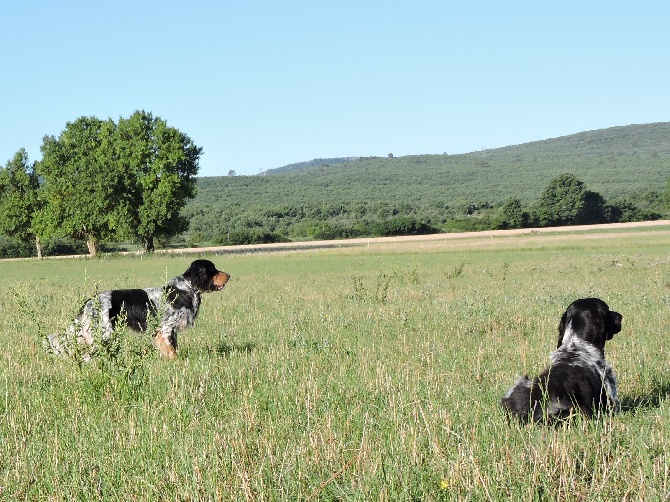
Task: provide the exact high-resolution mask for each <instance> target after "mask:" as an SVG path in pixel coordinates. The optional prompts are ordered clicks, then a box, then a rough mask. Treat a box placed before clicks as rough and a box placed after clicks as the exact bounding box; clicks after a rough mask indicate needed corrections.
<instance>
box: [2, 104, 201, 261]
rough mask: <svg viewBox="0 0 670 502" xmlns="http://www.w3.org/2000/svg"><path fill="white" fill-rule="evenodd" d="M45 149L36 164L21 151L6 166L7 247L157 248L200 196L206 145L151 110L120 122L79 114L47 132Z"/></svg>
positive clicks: (180, 226) (182, 225) (179, 227)
mask: <svg viewBox="0 0 670 502" xmlns="http://www.w3.org/2000/svg"><path fill="white" fill-rule="evenodd" d="M41 152H42V160H41V161H39V162H33V163H30V162H29V160H28V155H27V153H26V151H25V150H24V149H20V150H19V151H18V152H17V153H16V154H15V155H14V157H13V158H12V159H11V160H9V161H8V162H7V164H6V166H5V168H4V169H0V234H2V235H4V236H5V239H4V243H5V247H7V246H8V245H9V244H11V242H13V243H14V244H15V245H16V244H17V243H18V248H19V249H20V248H21V246H23V247H24V248H25V246H26V244H27V243H29V242H31V243H32V245H33V246H34V249H35V250H36V251H35V252H36V254H37V255H38V256H39V257H41V256H42V254H43V252H44V251H47V252H52V251H54V250H56V249H58V246H59V245H60V246H66V247H67V246H69V245H70V244H68V241H69V242H72V243H74V244H72V245H71V246H72V247H73V249H75V250H76V249H77V247H78V246H79V244H78V243H80V242H85V243H86V248H87V250H88V252H89V253H90V254H92V255H95V254H96V251H97V248H98V246H99V244H100V243H102V242H120V241H134V242H136V243H138V244H139V245H140V246H141V247H143V248H144V249H145V250H147V251H152V250H153V249H154V245H155V244H154V240H155V239H158V240H161V239H168V238H170V237H172V236H175V235H177V234H180V233H182V232H184V231H186V230H187V229H188V221H187V220H186V218H185V217H184V216H183V215H182V214H181V210H182V209H183V207H184V205H185V203H186V201H187V200H188V199H191V198H193V197H194V196H195V193H196V175H197V173H198V170H199V164H198V162H199V158H200V155H201V154H202V148H200V147H198V146H196V145H195V144H194V143H193V141H192V140H191V139H190V138H189V137H188V136H187V135H186V134H184V133H182V132H180V131H179V130H178V129H176V128H174V127H170V126H168V125H167V123H166V122H165V120H163V119H161V118H159V117H154V116H153V115H152V114H151V113H148V112H145V111H137V112H135V113H133V114H132V115H131V116H130V117H129V118H119V120H118V122H114V121H113V120H111V119H108V120H100V119H98V118H96V117H80V118H78V119H77V120H75V121H73V122H68V123H67V124H66V126H65V129H64V130H63V132H62V133H61V134H60V135H59V136H58V137H57V138H56V137H54V136H45V137H44V138H43V140H42V146H41ZM7 238H9V240H11V242H10V243H9V244H8V239H7ZM45 241H48V242H49V245H48V247H47V248H46V249H45V248H43V244H42V243H43V242H45ZM0 244H1V243H0ZM1 247H2V246H1V245H0V248H1ZM2 254H11V252H10V253H7V252H3V251H2V249H0V255H2ZM15 254H16V253H15ZM19 254H20V253H19Z"/></svg>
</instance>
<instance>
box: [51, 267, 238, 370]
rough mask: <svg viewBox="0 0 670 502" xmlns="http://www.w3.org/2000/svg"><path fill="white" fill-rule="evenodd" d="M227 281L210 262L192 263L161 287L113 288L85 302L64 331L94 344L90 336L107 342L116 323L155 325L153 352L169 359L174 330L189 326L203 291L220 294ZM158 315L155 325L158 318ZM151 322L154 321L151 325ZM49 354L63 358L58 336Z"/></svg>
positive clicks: (138, 328)
mask: <svg viewBox="0 0 670 502" xmlns="http://www.w3.org/2000/svg"><path fill="white" fill-rule="evenodd" d="M228 279H230V276H229V275H228V274H227V273H226V272H221V271H219V270H217V269H216V266H215V265H214V264H213V263H212V262H211V261H209V260H195V261H194V262H193V263H191V265H190V266H189V268H188V269H187V270H186V272H184V273H183V274H182V275H179V276H177V277H175V278H174V279H171V280H170V281H168V283H167V284H166V285H165V286H163V287H162V288H144V289H113V290H110V291H104V292H102V293H100V294H98V295H97V296H95V297H94V298H92V299H90V300H88V301H87V302H86V303H85V304H84V306H83V307H82V310H81V312H80V313H79V315H78V316H77V318H76V319H75V321H74V324H73V325H72V326H70V328H69V329H68V334H69V335H74V336H76V338H77V339H78V340H80V341H81V342H83V343H85V344H87V345H89V346H93V344H94V333H96V332H100V333H101V336H102V338H103V340H104V339H108V338H109V337H110V336H111V334H112V332H113V330H114V328H115V327H116V325H117V321H119V320H121V321H122V322H125V324H126V325H127V326H128V327H129V328H130V329H132V330H134V331H139V332H145V331H146V330H147V328H149V327H151V326H152V325H157V331H156V335H155V344H156V348H157V349H158V351H159V352H160V354H161V355H162V356H165V357H168V358H173V357H175V356H176V351H177V332H178V331H179V330H181V329H184V328H186V327H188V326H191V325H193V322H194V321H195V318H196V317H197V316H198V311H199V310H200V301H201V296H202V293H208V292H212V291H220V290H221V289H223V287H224V286H225V285H226V283H227V282H228ZM159 316H160V321H159V322H156V321H157V318H158V317H159ZM152 318H153V319H155V321H152ZM48 343H49V345H50V347H51V348H52V349H53V350H54V352H56V353H59V354H64V353H66V352H67V351H66V350H64V348H63V345H62V344H61V341H60V337H59V335H57V334H56V335H50V336H49V337H48Z"/></svg>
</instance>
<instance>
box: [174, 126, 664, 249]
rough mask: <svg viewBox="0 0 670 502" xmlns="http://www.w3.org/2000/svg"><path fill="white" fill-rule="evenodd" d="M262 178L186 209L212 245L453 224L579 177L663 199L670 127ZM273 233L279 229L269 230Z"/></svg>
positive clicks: (208, 190)
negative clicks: (353, 227) (215, 240)
mask: <svg viewBox="0 0 670 502" xmlns="http://www.w3.org/2000/svg"><path fill="white" fill-rule="evenodd" d="M308 164H309V163H306V164H305V165H304V166H302V167H301V168H294V169H291V170H289V171H288V172H284V173H278V174H272V172H268V174H266V175H258V176H237V177H228V176H225V177H206V178H200V179H199V180H198V186H199V191H198V195H197V197H196V198H195V199H194V200H192V201H191V202H190V203H189V204H188V205H187V207H186V208H185V214H186V216H187V217H189V218H190V220H191V232H192V233H198V234H200V236H201V237H203V238H205V239H209V238H211V237H214V236H216V235H221V234H224V233H225V234H228V233H229V232H230V231H231V230H236V229H239V230H243V229H248V228H259V229H265V230H269V231H272V232H275V231H278V232H280V233H282V234H283V235H286V236H288V237H289V238H296V237H297V238H301V237H305V236H309V231H307V230H306V229H305V228H300V227H299V225H300V224H304V225H314V224H315V222H323V221H330V222H331V223H337V222H339V221H341V220H347V221H348V222H349V223H351V222H352V221H354V220H360V219H365V218H366V217H370V216H371V215H375V217H376V218H385V217H388V216H393V215H397V214H403V215H409V216H414V217H420V218H423V219H426V218H428V219H431V221H433V222H434V223H435V222H437V224H438V226H439V225H441V224H443V223H444V222H445V221H446V219H448V218H450V217H454V216H459V215H462V214H463V212H464V211H465V212H466V213H468V214H470V213H471V212H472V208H475V209H487V208H492V207H495V206H499V205H500V204H502V203H503V202H504V201H505V200H506V199H508V198H509V197H512V196H514V197H518V198H519V199H521V201H523V203H525V204H532V203H533V202H534V201H536V200H537V199H538V198H539V197H540V195H541V194H542V192H543V190H544V189H545V188H546V186H547V184H548V183H549V182H550V181H551V180H552V179H553V178H554V177H556V176H557V175H559V174H562V173H572V174H574V175H575V176H577V177H578V178H579V179H580V180H581V181H583V182H584V183H586V185H587V187H588V189H589V190H592V191H595V192H598V193H599V194H601V195H602V196H603V197H605V199H607V200H610V199H621V198H629V199H630V198H636V197H637V198H639V197H641V196H643V195H644V194H648V193H649V192H650V191H657V192H662V191H663V190H664V189H665V184H666V182H667V179H668V176H669V175H670V169H668V166H670V122H664V123H655V124H645V125H630V126H623V127H613V128H609V129H602V130H597V131H588V132H582V133H578V134H573V135H570V136H564V137H560V138H553V139H547V140H543V141H536V142H532V143H527V144H523V145H516V146H509V147H505V148H498V149H491V150H483V151H479V152H473V153H469V154H462V155H418V156H406V157H378V158H377V157H375V158H360V159H357V160H354V161H352V162H346V163H339V164H332V165H327V166H326V165H323V164H321V165H308ZM270 229H271V230H270Z"/></svg>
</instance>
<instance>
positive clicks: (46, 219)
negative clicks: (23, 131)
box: [36, 117, 125, 254]
mask: <svg viewBox="0 0 670 502" xmlns="http://www.w3.org/2000/svg"><path fill="white" fill-rule="evenodd" d="M114 134H115V124H114V122H113V121H112V120H106V121H102V120H100V119H97V118H95V117H80V118H78V119H77V120H75V121H74V122H68V123H67V124H66V127H65V130H64V131H63V132H62V133H61V134H60V136H59V137H58V138H55V137H53V136H45V137H44V139H43V142H42V160H41V161H40V162H39V163H38V164H37V171H38V174H39V175H40V177H42V178H43V180H44V184H43V186H42V190H41V197H42V201H43V202H44V206H43V207H42V208H40V210H39V211H38V212H37V215H36V221H37V225H38V234H39V235H40V236H43V237H77V238H83V239H86V241H87V244H88V247H89V252H90V253H91V254H95V251H96V246H97V244H98V243H99V242H100V241H101V240H109V239H112V238H113V237H114V235H115V231H116V230H118V221H119V218H120V216H119V208H120V206H121V200H122V199H121V197H122V194H123V193H124V180H125V178H124V173H122V172H121V171H120V170H119V169H118V166H117V165H116V163H115V162H114V159H115V154H114Z"/></svg>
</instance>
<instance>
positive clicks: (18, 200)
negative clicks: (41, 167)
mask: <svg viewBox="0 0 670 502" xmlns="http://www.w3.org/2000/svg"><path fill="white" fill-rule="evenodd" d="M39 188H40V184H39V180H38V177H37V174H36V173H35V165H34V164H32V165H31V164H29V163H28V154H27V153H26V151H25V150H24V149H23V148H21V149H20V150H19V151H18V152H16V154H15V155H14V157H13V158H12V160H10V161H9V162H7V165H6V166H5V168H4V169H0V233H2V234H4V235H6V236H8V237H13V238H15V239H18V240H19V241H21V242H29V241H34V242H35V248H36V251H37V257H38V258H40V259H41V258H42V244H41V242H40V238H39V235H38V233H37V232H36V230H35V227H34V225H33V220H34V217H35V213H36V212H37V209H38V208H39V204H40V201H39V197H38V193H39Z"/></svg>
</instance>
